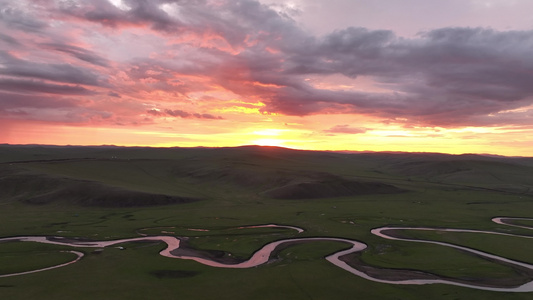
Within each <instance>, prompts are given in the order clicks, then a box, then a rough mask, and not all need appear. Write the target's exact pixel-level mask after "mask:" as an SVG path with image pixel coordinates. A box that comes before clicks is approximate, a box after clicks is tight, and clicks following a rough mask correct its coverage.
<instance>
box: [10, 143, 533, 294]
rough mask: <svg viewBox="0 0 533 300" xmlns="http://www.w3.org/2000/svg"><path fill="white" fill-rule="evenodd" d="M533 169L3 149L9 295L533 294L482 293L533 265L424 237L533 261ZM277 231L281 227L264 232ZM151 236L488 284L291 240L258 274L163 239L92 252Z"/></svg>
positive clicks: (397, 158)
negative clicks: (356, 246)
mask: <svg viewBox="0 0 533 300" xmlns="http://www.w3.org/2000/svg"><path fill="white" fill-rule="evenodd" d="M532 174H533V158H522V157H499V156H498V157H497V156H481V155H445V154H431V153H337V152H311V151H297V150H290V149H284V148H276V147H252V146H250V147H238V148H123V147H44V146H10V145H0V220H1V221H0V222H1V223H0V224H1V226H0V298H1V299H54V300H60V299H233V300H236V299H291V300H297V299H328V300H331V299H421V300H422V299H424V300H425V299H449V300H455V299H469V300H471V299H483V300H487V299H498V300H502V299H531V298H532V297H533V292H527V291H526V292H510V291H489V290H483V289H482V288H483V287H489V288H509V289H510V288H513V287H516V286H520V285H523V284H525V283H527V282H530V281H532V280H533V271H531V270H529V269H527V268H526V267H517V266H516V265H514V264H513V263H509V262H501V261H499V260H497V259H493V258H487V257H483V256H482V255H478V254H475V253H472V252H468V251H465V250H461V249H457V248H453V247H448V246H445V245H439V244H431V243H425V242H424V243H423V242H417V241H435V242H442V243H447V244H453V245H457V246H462V247H466V248H469V249H475V250H478V251H482V252H484V253H488V254H492V255H497V256H501V257H504V258H507V259H510V260H513V261H517V262H522V263H525V264H533V256H531V252H532V251H533V239H531V238H527V237H528V236H533V231H532V230H530V229H529V227H531V228H533V175H532ZM495 217H508V218H524V219H521V220H514V219H508V220H507V221H506V224H501V223H497V222H494V221H493V220H492V219H493V218H495ZM530 218H531V219H530ZM267 224H276V225H280V226H271V227H254V226H256V225H267ZM507 224H510V225H519V226H510V225H507ZM284 226H285V227H284ZM385 226H387V227H394V228H400V227H403V228H408V229H393V230H390V232H389V233H387V232H385V233H387V234H389V235H390V236H393V237H396V238H401V239H403V240H392V239H388V238H383V237H381V236H378V235H376V234H373V233H372V232H371V231H372V230H373V229H376V228H380V227H385ZM300 228H301V229H303V231H302V232H300V231H299V230H298V229H300ZM416 228H431V230H416ZM435 229H468V230H471V232H459V231H444V230H435ZM476 231H478V232H476ZM480 231H484V232H494V233H502V234H491V233H482V232H480ZM503 234H506V235H503ZM26 236H39V237H48V238H50V237H61V238H66V239H64V240H66V241H70V243H75V244H76V245H78V246H76V247H73V246H71V245H68V244H67V242H65V243H64V244H60V243H57V244H45V243H36V242H27V241H22V240H21V239H20V237H26ZM147 236H148V237H150V236H171V237H178V238H179V240H180V245H181V246H180V249H179V250H176V252H172V253H173V254H174V255H177V256H179V255H182V256H187V255H190V256H192V257H202V258H205V259H207V260H211V261H216V262H219V263H223V264H234V263H237V262H243V261H246V260H247V259H249V258H250V257H251V256H252V255H253V253H254V252H255V251H257V250H259V249H261V248H262V247H263V246H265V245H267V244H269V243H270V242H274V241H280V240H284V239H303V238H310V237H324V238H341V239H348V240H354V241H358V242H361V243H364V244H365V245H366V248H365V249H364V250H362V251H359V252H354V253H351V254H348V255H346V256H345V257H344V258H343V259H342V260H343V261H345V262H346V263H347V264H348V265H350V266H352V267H353V268H355V269H357V270H359V271H362V272H363V273H366V274H368V275H369V276H371V277H373V278H375V279H378V281H379V280H382V281H401V280H406V279H439V280H445V281H447V282H455V283H460V284H464V285H473V286H474V287H468V286H457V285H453V284H447V283H434V284H424V285H417V284H394V283H389V282H378V281H375V280H369V279H367V278H362V277H361V276H358V275H356V274H353V273H350V272H349V271H347V270H345V269H343V268H340V267H338V266H336V265H334V264H332V263H331V262H330V261H328V260H327V259H326V257H328V256H330V255H331V254H333V253H336V252H338V251H341V250H345V249H348V248H350V247H351V246H350V245H349V244H347V243H344V242H339V241H332V240H316V241H307V242H304V241H303V240H302V241H296V242H294V241H293V242H291V243H287V244H283V245H281V246H280V247H278V248H277V249H276V250H275V251H274V252H273V253H272V254H271V255H269V260H268V262H267V263H265V264H260V265H258V266H254V267H250V268H243V269H234V268H221V267H212V266H208V265H205V264H202V263H199V262H197V261H194V260H192V259H179V258H171V257H166V256H162V255H160V254H159V252H160V251H162V250H164V249H165V248H166V247H167V245H166V244H165V243H163V242H162V241H158V240H145V241H128V242H123V243H117V244H113V245H110V246H106V247H92V246H87V247H80V246H79V244H82V243H90V242H92V241H111V240H117V239H127V238H138V237H147ZM10 237H14V238H15V239H14V240H5V239H4V238H10ZM16 238H19V240H17V239H16ZM2 239H4V240H2ZM56 240H57V238H56ZM61 240H63V239H61ZM408 240H409V241H408ZM413 240H416V241H413ZM291 241H292V240H291ZM87 245H89V244H87ZM71 251H79V252H81V253H82V257H81V259H79V260H78V261H76V262H75V263H72V264H68V265H65V266H62V267H58V268H53V269H49V270H43V271H40V272H34V273H28V274H20V275H16V276H10V275H13V274H17V273H23V272H30V271H33V270H39V269H43V268H48V267H53V266H56V265H60V264H64V263H67V262H70V261H74V260H75V259H77V257H78V256H77V255H76V254H75V253H73V252H71ZM180 251H181V252H180ZM477 287H479V288H477Z"/></svg>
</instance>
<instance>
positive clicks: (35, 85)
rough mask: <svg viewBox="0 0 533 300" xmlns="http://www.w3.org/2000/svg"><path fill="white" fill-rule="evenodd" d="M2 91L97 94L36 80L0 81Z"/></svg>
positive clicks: (75, 87) (81, 88) (74, 87)
mask: <svg viewBox="0 0 533 300" xmlns="http://www.w3.org/2000/svg"><path fill="white" fill-rule="evenodd" d="M0 90H3V91H10V92H19V93H30V92H31V93H46V94H60V95H94V94H96V92H94V91H91V90H88V89H86V88H84V87H82V86H79V85H77V86H72V85H58V84H50V83H45V82H42V81H35V80H14V79H0Z"/></svg>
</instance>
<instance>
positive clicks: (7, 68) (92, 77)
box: [0, 51, 105, 86]
mask: <svg viewBox="0 0 533 300" xmlns="http://www.w3.org/2000/svg"><path fill="white" fill-rule="evenodd" d="M0 59H1V60H2V61H3V62H4V64H3V68H0V75H8V76H13V77H26V78H35V79H43V80H51V81H56V82H63V83H73V84H83V85H91V86H104V85H105V83H104V82H103V80H102V77H103V76H102V75H99V74H98V73H96V72H94V71H92V70H88V69H86V68H83V67H81V66H73V65H71V64H68V63H38V62H33V61H27V60H23V59H19V58H16V57H14V56H12V55H11V54H9V53H8V52H5V51H0Z"/></svg>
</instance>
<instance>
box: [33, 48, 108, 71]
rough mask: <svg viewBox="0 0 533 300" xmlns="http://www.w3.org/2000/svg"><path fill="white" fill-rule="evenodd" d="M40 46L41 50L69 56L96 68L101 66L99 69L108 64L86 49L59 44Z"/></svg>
mask: <svg viewBox="0 0 533 300" xmlns="http://www.w3.org/2000/svg"><path fill="white" fill-rule="evenodd" d="M40 46H41V47H43V48H48V49H51V50H55V51H59V52H63V53H67V54H70V55H72V56H74V57H76V58H77V59H79V60H82V61H86V62H88V63H91V64H94V65H97V66H101V67H107V66H109V62H108V61H107V60H106V59H105V58H102V57H100V56H99V55H97V54H95V53H94V52H92V51H89V50H87V49H83V48H80V47H76V46H71V45H64V44H59V43H43V44H41V45H40Z"/></svg>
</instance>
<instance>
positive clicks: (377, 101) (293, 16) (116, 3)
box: [0, 0, 533, 156]
mask: <svg viewBox="0 0 533 300" xmlns="http://www.w3.org/2000/svg"><path fill="white" fill-rule="evenodd" d="M531 11H533V1H530V0H447V1H441V0H397V1H392V0H293V1H281V0H150V1H147V0H83V1H82V0H33V1H29V0H19V1H10V0H0V143H9V144H53V145H120V146H153V147H175V146H176V147H196V146H204V147H227V146H240V145H252V144H255V145H272V146H282V147H289V148H296V149H306V150H351V151H406V152H441V153H451V154H461V153H488V154H499V155H508V156H533V152H532V151H531V150H530V149H533V55H532V53H533V52H532V50H533V14H531Z"/></svg>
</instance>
